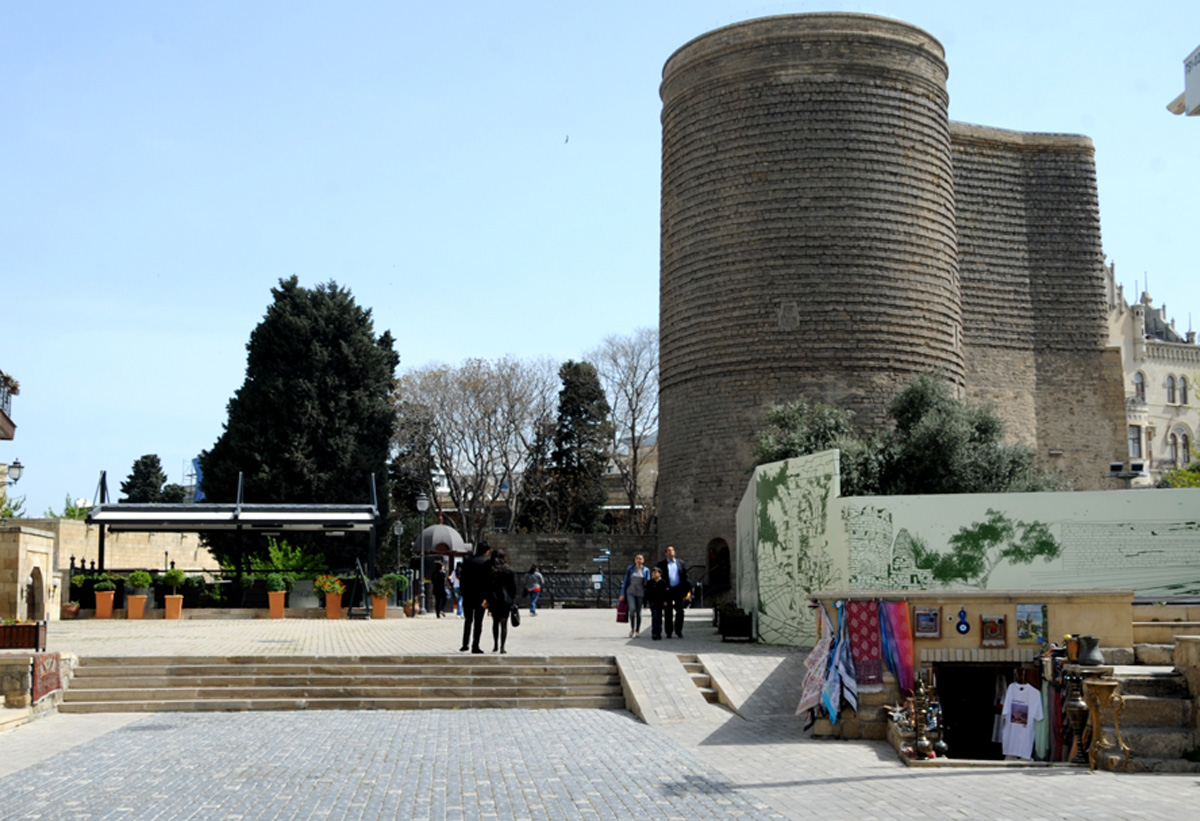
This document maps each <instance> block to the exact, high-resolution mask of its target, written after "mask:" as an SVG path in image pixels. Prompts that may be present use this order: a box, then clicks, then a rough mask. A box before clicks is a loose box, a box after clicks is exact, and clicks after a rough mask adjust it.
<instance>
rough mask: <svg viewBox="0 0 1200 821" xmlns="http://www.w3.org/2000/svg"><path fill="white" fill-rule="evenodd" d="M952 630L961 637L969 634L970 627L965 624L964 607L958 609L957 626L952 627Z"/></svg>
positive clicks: (965, 611)
mask: <svg viewBox="0 0 1200 821" xmlns="http://www.w3.org/2000/svg"><path fill="white" fill-rule="evenodd" d="M954 629H955V630H957V631H958V633H959V635H962V636H965V635H966V634H967V633H970V632H971V625H970V624H969V623H968V622H967V609H966V608H965V607H961V608H959V610H958V624H956V625H954Z"/></svg>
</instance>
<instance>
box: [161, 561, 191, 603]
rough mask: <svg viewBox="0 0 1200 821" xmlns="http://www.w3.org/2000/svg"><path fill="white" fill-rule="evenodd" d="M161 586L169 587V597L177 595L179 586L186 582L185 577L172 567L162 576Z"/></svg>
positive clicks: (180, 571) (181, 572) (176, 568)
mask: <svg viewBox="0 0 1200 821" xmlns="http://www.w3.org/2000/svg"><path fill="white" fill-rule="evenodd" d="M162 580H163V584H168V585H170V586H171V595H173V596H176V595H179V586H180V585H181V584H184V583H185V582H186V581H187V575H186V574H185V573H184V572H183V571H182V570H180V569H179V568H178V567H172V568H171V569H170V570H168V571H167V572H166V573H163V576H162Z"/></svg>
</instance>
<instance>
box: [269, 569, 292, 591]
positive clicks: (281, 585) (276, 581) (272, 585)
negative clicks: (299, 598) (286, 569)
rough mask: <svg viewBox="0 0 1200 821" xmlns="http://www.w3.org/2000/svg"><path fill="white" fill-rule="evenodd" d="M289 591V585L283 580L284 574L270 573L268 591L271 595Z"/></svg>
mask: <svg viewBox="0 0 1200 821" xmlns="http://www.w3.org/2000/svg"><path fill="white" fill-rule="evenodd" d="M287 589H288V584H287V582H286V581H284V579H283V574H282V573H269V574H268V575H267V590H268V591H269V592H271V593H280V592H282V591H284V590H287Z"/></svg>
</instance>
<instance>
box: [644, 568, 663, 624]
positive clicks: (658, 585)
mask: <svg viewBox="0 0 1200 821" xmlns="http://www.w3.org/2000/svg"><path fill="white" fill-rule="evenodd" d="M666 600H667V583H666V582H665V581H663V577H662V571H661V570H659V569H658V568H657V567H652V568H650V581H648V582H646V606H647V607H649V608H650V638H652V639H654V640H655V641H658V640H659V639H661V638H662V622H663V603H664V602H665V601H666Z"/></svg>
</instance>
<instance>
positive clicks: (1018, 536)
mask: <svg viewBox="0 0 1200 821" xmlns="http://www.w3.org/2000/svg"><path fill="white" fill-rule="evenodd" d="M1061 552H1062V546H1061V545H1059V543H1058V542H1057V540H1055V538H1054V536H1053V535H1052V534H1051V533H1050V529H1049V528H1048V527H1047V526H1046V525H1044V524H1042V523H1041V522H1032V523H1026V522H1021V521H1017V522H1014V521H1013V520H1012V519H1009V518H1008V517H1007V516H1005V515H1004V514H1002V513H1000V512H999V511H996V510H991V509H989V510H988V512H987V519H986V520H984V521H982V522H976V523H975V524H973V525H970V526H968V527H962V528H960V529H959V531H958V532H957V533H955V534H954V535H953V536H951V537H950V552H949V553H938V552H936V551H933V550H930V549H928V548H927V547H925V546H924V545H923V544H921V543H920V542H914V543H913V555H914V558H915V560H916V565H917V567H919V568H922V569H924V570H928V571H930V573H931V574H932V575H933V577H934V578H935V579H937V580H938V581H940V582H942V583H943V584H949V583H951V582H955V581H961V582H963V583H964V584H969V585H971V586H973V587H977V588H979V589H980V590H983V589H985V588H986V587H987V584H988V579H989V578H990V577H991V575H992V571H993V570H995V569H996V567H997V566H998V565H999V564H1000V563H1001V562H1009V563H1011V564H1030V563H1031V562H1032V561H1033V560H1034V559H1036V558H1043V559H1054V558H1057V557H1058V555H1059V554H1060V553H1061Z"/></svg>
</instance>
